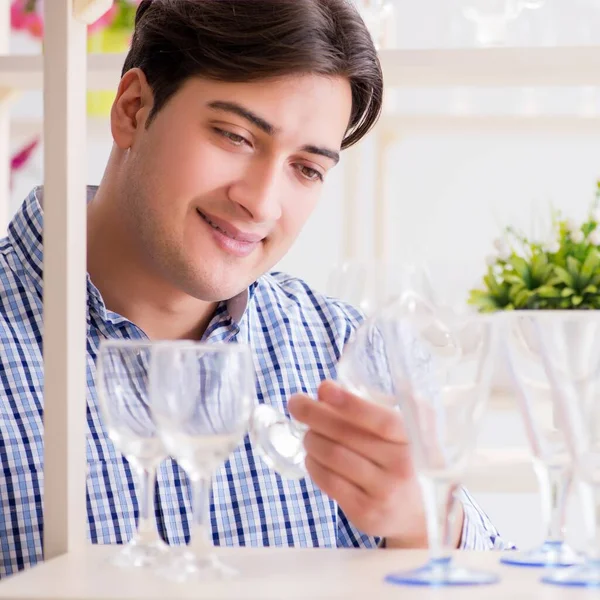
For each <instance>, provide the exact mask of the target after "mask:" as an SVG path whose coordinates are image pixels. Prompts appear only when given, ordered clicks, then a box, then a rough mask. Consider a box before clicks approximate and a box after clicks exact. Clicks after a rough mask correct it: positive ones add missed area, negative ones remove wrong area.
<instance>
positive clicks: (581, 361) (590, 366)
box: [530, 310, 600, 588]
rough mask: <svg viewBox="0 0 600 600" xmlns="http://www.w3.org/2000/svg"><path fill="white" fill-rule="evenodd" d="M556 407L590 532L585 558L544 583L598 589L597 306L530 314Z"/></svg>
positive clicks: (599, 314)
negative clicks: (595, 307) (591, 308)
mask: <svg viewBox="0 0 600 600" xmlns="http://www.w3.org/2000/svg"><path fill="white" fill-rule="evenodd" d="M530 320H531V323H532V327H531V331H532V337H533V336H534V339H535V341H536V343H537V346H538V348H539V354H540V356H541V358H542V360H543V364H544V368H545V370H546V374H547V376H548V379H549V381H550V385H551V387H552V389H553V391H554V393H555V397H556V400H557V406H558V411H557V412H558V414H557V419H558V422H559V426H560V428H561V429H562V430H563V432H564V434H565V439H566V442H567V448H568V450H569V453H570V455H571V458H572V460H573V462H574V470H575V476H576V477H577V479H578V481H579V483H580V486H581V489H582V501H583V502H582V508H583V510H584V517H585V520H586V524H587V528H586V529H587V531H588V533H589V542H588V549H587V553H586V558H585V560H584V561H583V562H582V563H581V564H579V565H575V566H573V567H567V568H563V569H554V570H552V571H551V572H550V573H548V574H546V575H544V576H543V577H542V581H543V582H544V583H551V584H555V585H563V586H579V587H594V588H598V587H600V312H599V311H596V310H581V311H578V310H562V311H560V310H559V311H535V312H534V313H533V314H532V315H531V317H530Z"/></svg>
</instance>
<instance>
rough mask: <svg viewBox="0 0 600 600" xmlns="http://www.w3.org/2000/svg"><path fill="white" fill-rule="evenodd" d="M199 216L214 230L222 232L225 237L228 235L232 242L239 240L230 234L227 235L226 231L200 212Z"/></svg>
mask: <svg viewBox="0 0 600 600" xmlns="http://www.w3.org/2000/svg"><path fill="white" fill-rule="evenodd" d="M198 214H199V215H200V216H201V217H202V218H203V219H204V220H205V221H206V222H207V223H208V224H209V225H210V226H211V227H212V228H213V229H216V230H217V231H220V232H221V233H222V234H223V235H226V236H227V237H228V238H231V239H232V240H237V238H235V237H233V236H232V235H230V234H229V233H227V232H226V231H225V230H224V229H221V228H220V227H219V226H218V225H217V224H216V223H213V222H212V221H211V220H210V219H209V218H208V217H207V216H206V215H205V214H204V213H203V212H200V211H198Z"/></svg>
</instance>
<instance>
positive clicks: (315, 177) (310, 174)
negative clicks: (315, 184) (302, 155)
mask: <svg viewBox="0 0 600 600" xmlns="http://www.w3.org/2000/svg"><path fill="white" fill-rule="evenodd" d="M298 171H300V174H301V175H302V177H304V178H305V179H308V181H323V175H322V174H321V173H320V172H319V171H317V170H316V169H311V168H310V167H307V166H306V165H299V167H298Z"/></svg>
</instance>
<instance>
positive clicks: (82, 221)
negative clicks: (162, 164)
mask: <svg viewBox="0 0 600 600" xmlns="http://www.w3.org/2000/svg"><path fill="white" fill-rule="evenodd" d="M44 7H45V12H44V19H45V40H44V145H45V147H44V178H45V182H44V186H45V193H44V373H45V389H44V399H45V410H44V427H45V432H44V443H45V458H44V460H45V465H44V476H45V483H44V554H45V559H46V560H48V559H50V558H53V557H56V556H58V555H61V554H64V553H66V552H73V551H77V550H80V549H82V548H83V547H84V545H85V544H86V541H87V512H86V498H85V480H86V436H85V434H86V430H87V428H86V395H87V394H86V334H87V316H86V315H87V313H86V310H87V309H86V188H85V185H86V171H87V161H86V159H85V147H86V81H87V72H86V70H87V69H86V67H87V54H86V26H85V24H84V23H83V22H80V21H78V20H76V19H75V18H74V13H73V0H51V1H46V2H45V3H44Z"/></svg>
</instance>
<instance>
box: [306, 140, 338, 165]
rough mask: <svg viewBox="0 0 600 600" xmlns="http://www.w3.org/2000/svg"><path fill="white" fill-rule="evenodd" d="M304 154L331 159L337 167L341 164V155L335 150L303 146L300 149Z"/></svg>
mask: <svg viewBox="0 0 600 600" xmlns="http://www.w3.org/2000/svg"><path fill="white" fill-rule="evenodd" d="M300 150H302V151H303V152H308V153H309V154H319V155H320V156H325V157H326V158H330V159H331V160H332V161H333V162H334V163H335V164H336V165H337V164H338V163H339V162H340V153H339V152H336V151H335V150H329V148H321V147H319V146H311V145H309V146H302V148H300Z"/></svg>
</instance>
